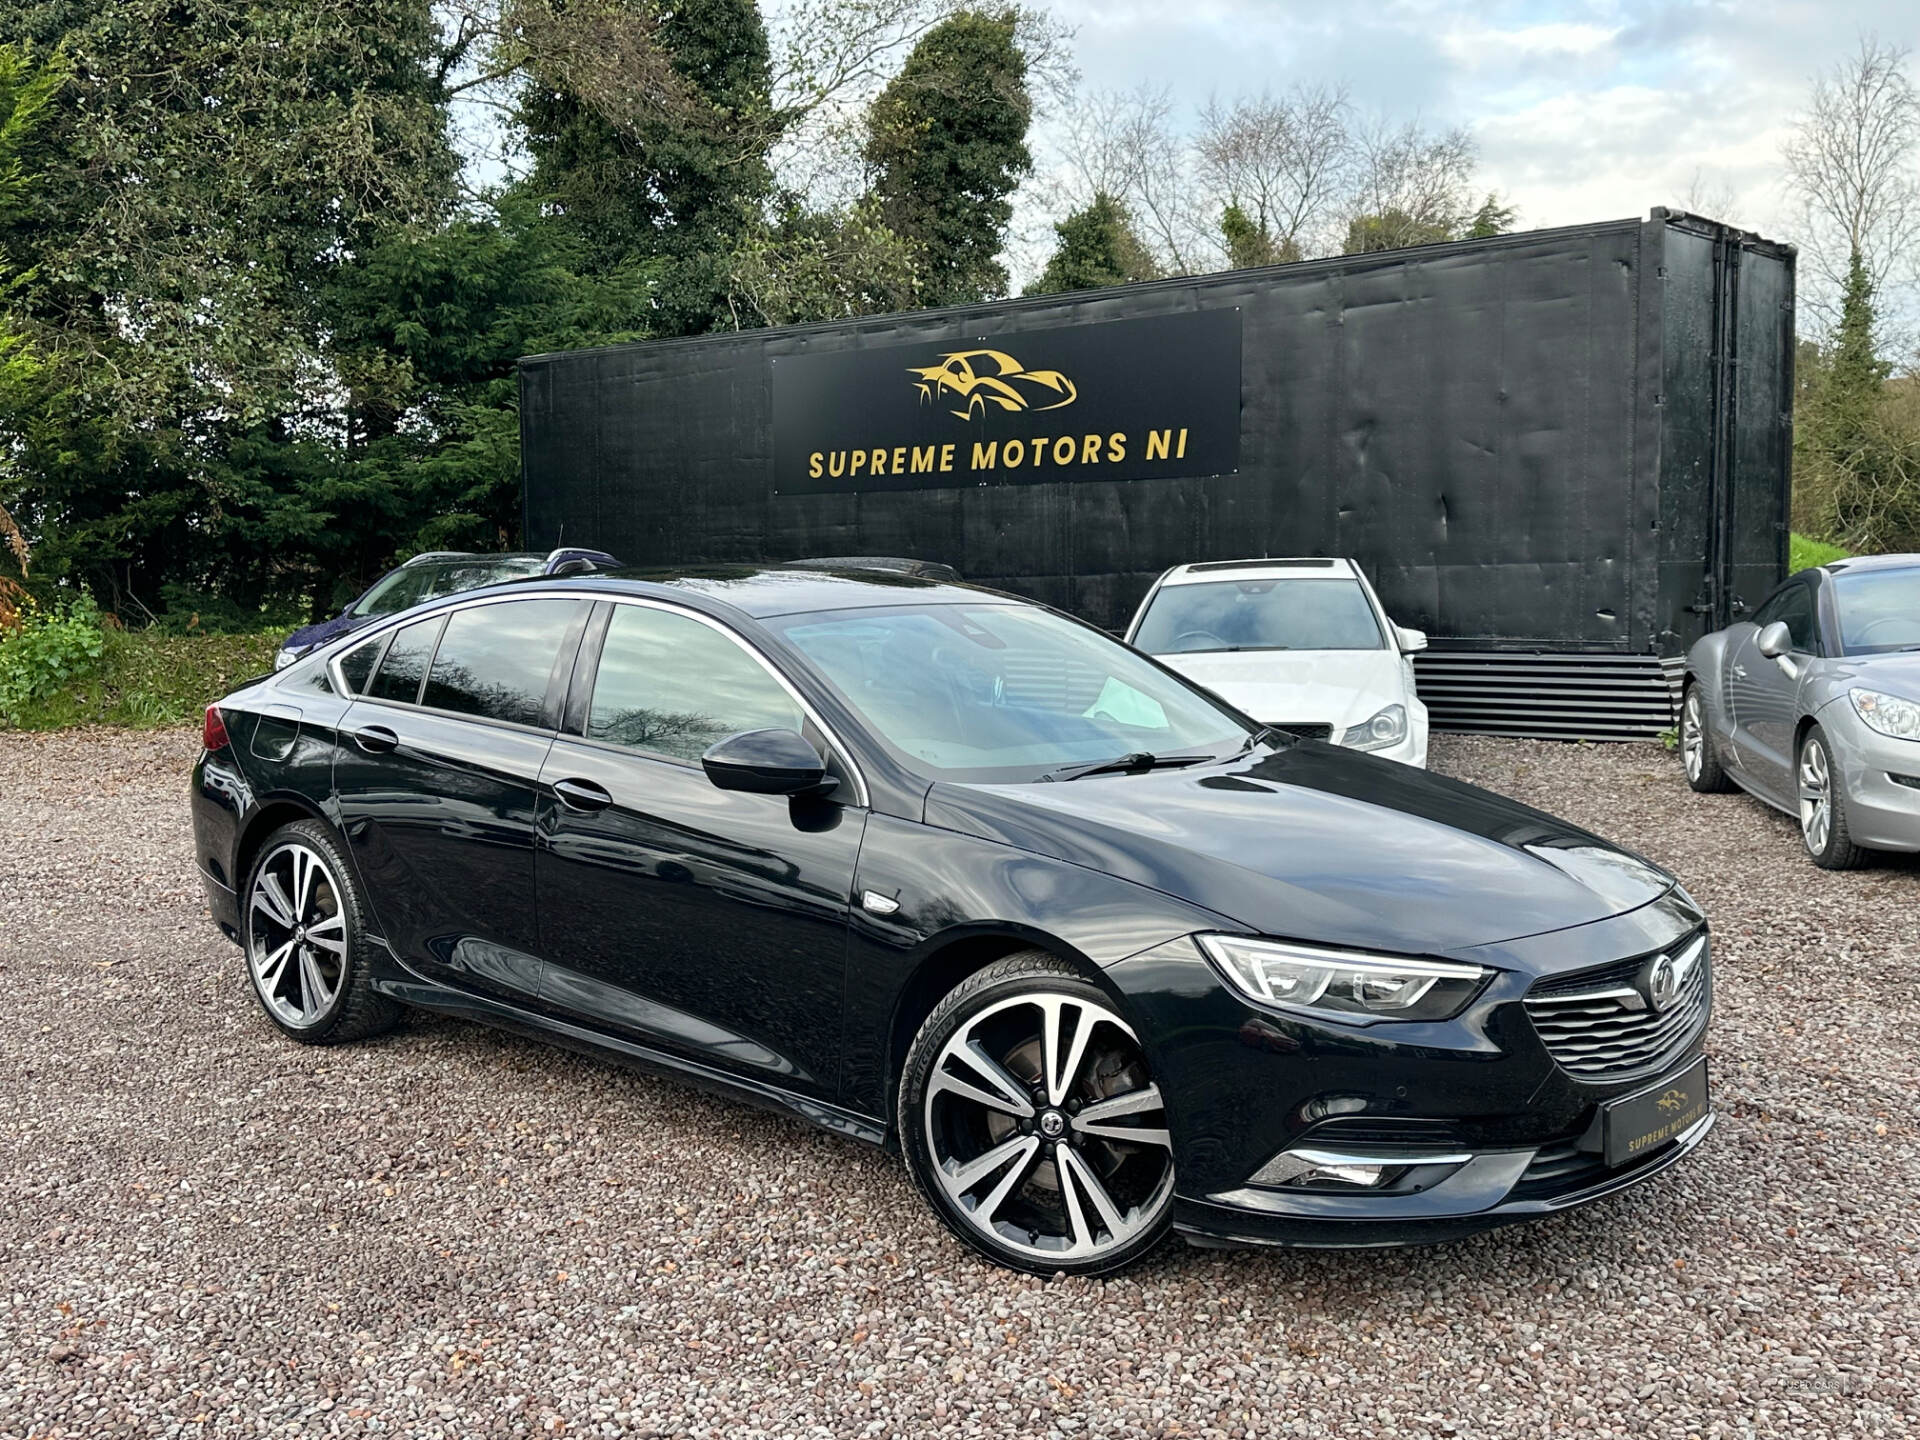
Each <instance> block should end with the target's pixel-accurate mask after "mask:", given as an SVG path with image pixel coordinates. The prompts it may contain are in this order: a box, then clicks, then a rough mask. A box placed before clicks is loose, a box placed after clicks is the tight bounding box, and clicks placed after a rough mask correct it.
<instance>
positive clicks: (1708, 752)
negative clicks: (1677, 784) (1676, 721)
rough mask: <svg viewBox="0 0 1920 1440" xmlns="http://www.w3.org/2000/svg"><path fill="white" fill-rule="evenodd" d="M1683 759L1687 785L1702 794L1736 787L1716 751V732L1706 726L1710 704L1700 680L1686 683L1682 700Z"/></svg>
mask: <svg viewBox="0 0 1920 1440" xmlns="http://www.w3.org/2000/svg"><path fill="white" fill-rule="evenodd" d="M1680 760H1681V763H1682V764H1683V765H1685V766H1686V767H1687V784H1689V785H1691V786H1692V787H1693V788H1694V789H1695V790H1697V791H1699V792H1700V793H1701V794H1702V795H1718V794H1723V793H1724V792H1726V791H1728V790H1731V789H1733V788H1734V787H1733V781H1732V780H1731V779H1729V778H1728V776H1727V772H1726V770H1725V769H1723V768H1722V767H1721V764H1720V752H1719V751H1718V750H1716V749H1715V748H1714V744H1713V731H1712V730H1711V729H1709V728H1708V726H1707V701H1706V697H1705V696H1704V695H1702V694H1701V693H1700V683H1699V681H1697V680H1689V681H1688V682H1687V689H1686V693H1685V694H1684V695H1683V696H1682V697H1681V699H1680Z"/></svg>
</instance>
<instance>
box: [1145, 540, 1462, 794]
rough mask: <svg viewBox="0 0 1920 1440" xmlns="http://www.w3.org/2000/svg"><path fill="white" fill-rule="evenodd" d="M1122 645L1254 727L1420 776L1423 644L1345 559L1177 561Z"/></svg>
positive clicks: (1424, 743)
mask: <svg viewBox="0 0 1920 1440" xmlns="http://www.w3.org/2000/svg"><path fill="white" fill-rule="evenodd" d="M1127 643H1128V644H1130V645H1132V646H1134V647H1135V648H1136V649H1140V650H1144V651H1146V652H1147V654H1149V655H1152V656H1154V657H1156V658H1157V659H1158V660H1159V661H1160V662H1161V663H1162V664H1163V665H1167V666H1170V667H1171V668H1173V669H1175V670H1178V671H1179V672H1180V673H1181V674H1182V675H1185V676H1186V677H1187V678H1188V679H1189V680H1193V681H1197V682H1198V683H1199V684H1201V685H1204V686H1206V687H1207V689H1209V690H1211V691H1213V692H1214V693H1215V694H1216V695H1219V696H1220V697H1221V698H1222V699H1223V700H1225V701H1226V702H1227V703H1228V704H1229V705H1232V706H1234V707H1235V708H1236V709H1238V710H1241V711H1244V712H1245V713H1246V714H1248V715H1251V716H1252V717H1253V718H1254V719H1256V720H1263V721H1265V722H1266V723H1267V724H1269V725H1277V726H1280V727H1281V728H1283V729H1286V730H1292V731H1294V732H1296V733H1300V734H1306V735H1311V736H1313V737H1315V738H1317V739H1322V740H1331V741H1333V742H1334V743H1335V744H1339V745H1345V746H1347V747H1349V748H1350V749H1354V750H1368V751H1371V752H1372V753H1374V754H1376V755H1383V756H1385V757H1386V758H1387V759H1389V760H1399V761H1402V762H1403V763H1405V764H1408V765H1416V766H1419V767H1420V768H1422V769H1424V768H1426V763H1427V707H1426V706H1425V705H1422V704H1421V703H1420V700H1419V698H1418V697H1417V696H1416V695H1415V694H1414V687H1413V654H1414V652H1415V651H1416V650H1424V649H1426V648H1427V637H1426V635H1425V634H1423V633H1422V632H1421V631H1418V630H1403V629H1401V628H1400V627H1399V626H1397V625H1395V624H1394V623H1393V621H1391V620H1390V619H1388V618H1387V612H1386V611H1385V610H1384V609H1382V608H1381V605H1380V597H1379V596H1378V595H1376V594H1374V593H1373V586H1371V585H1369V584H1368V583H1367V577H1366V576H1365V575H1363V574H1361V573H1360V567H1359V566H1358V565H1355V564H1354V563H1353V562H1352V561H1351V560H1329V559H1316V558H1302V559H1297V560H1281V559H1267V560H1221V561H1213V562H1210V563H1206V564H1199V565H1176V566H1175V567H1174V568H1173V569H1171V570H1169V571H1167V573H1166V574H1164V575H1162V576H1161V577H1160V578H1159V579H1158V580H1157V581H1155V582H1154V586H1153V588H1152V589H1151V590H1149V591H1148V592H1147V598H1146V599H1144V600H1142V601H1141V602H1140V608H1139V610H1138V611H1137V612H1135V614H1134V617H1133V624H1132V625H1130V626H1129V627H1128V628H1127Z"/></svg>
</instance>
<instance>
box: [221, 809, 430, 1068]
mask: <svg viewBox="0 0 1920 1440" xmlns="http://www.w3.org/2000/svg"><path fill="white" fill-rule="evenodd" d="M360 915H361V909H360V904H359V901H358V900H357V899H356V897H355V895H354V892H353V889H352V881H351V880H350V879H349V878H348V876H347V865H346V857H345V856H343V855H342V854H341V853H340V852H339V849H338V847H337V846H336V845H335V844H334V841H333V838H332V836H331V835H330V834H329V833H328V831H327V829H326V827H324V826H322V825H320V824H319V823H318V822H317V821H311V820H307V821H300V822H298V823H296V824H293V825H289V826H288V827H287V828H285V829H284V830H280V831H278V832H276V833H275V834H274V835H273V836H272V837H271V838H270V839H269V840H268V841H267V843H266V845H265V846H264V847H263V849H262V850H261V852H260V858H259V859H258V860H257V861H256V862H255V863H254V867H253V874H252V875H251V877H250V878H249V879H248V881H247V889H246V896H245V910H244V913H243V914H242V917H241V924H242V929H243V932H244V933H243V936H242V948H243V949H244V950H245V951H246V956H247V972H248V974H249V975H250V976H251V978H252V980H253V988H254V992H255V993H256V994H257V995H259V997H260V1003H261V1004H262V1005H263V1006H264V1007H266V1011H267V1014H268V1015H270V1016H271V1017H272V1018H273V1020H274V1023H276V1024H277V1025H279V1027H280V1028H281V1029H282V1030H284V1031H286V1032H287V1034H289V1035H291V1036H293V1037H294V1038H295V1039H298V1040H305V1041H309V1042H316V1043H317V1042H322V1041H328V1042H330V1041H338V1040H351V1039H357V1038H359V1037H360V1036H363V1035H370V1034H373V1033H374V1032H375V1031H378V1030H382V1029H385V1028H386V1027H387V1026H388V1025H390V1024H392V1023H393V1020H394V1018H395V1016H396V1014H397V1007H395V1006H394V1004H393V1003H392V1002H391V1001H389V1000H387V999H385V998H384V997H382V996H380V995H377V994H375V993H374V992H373V990H372V988H371V986H370V984H369V983H368V980H367V977H366V975H365V973H364V969H363V968H362V967H361V966H360V964H359V963H358V955H357V952H358V949H359V946H360V934H361V928H360V926H361V921H360Z"/></svg>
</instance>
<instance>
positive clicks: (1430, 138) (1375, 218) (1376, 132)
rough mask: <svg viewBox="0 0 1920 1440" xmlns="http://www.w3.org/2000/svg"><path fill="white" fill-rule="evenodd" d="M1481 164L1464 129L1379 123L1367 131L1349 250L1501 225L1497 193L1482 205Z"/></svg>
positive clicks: (1350, 202)
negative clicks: (1476, 188)
mask: <svg viewBox="0 0 1920 1440" xmlns="http://www.w3.org/2000/svg"><path fill="white" fill-rule="evenodd" d="M1478 159H1479V151H1478V147H1477V146H1476V145H1475V144H1474V141H1473V137H1472V136H1471V135H1469V134H1468V133H1467V132H1466V131H1465V130H1463V129H1459V128H1456V129H1453V130H1447V131H1443V132H1441V133H1439V134H1433V133H1431V132H1429V131H1427V130H1426V129H1425V128H1424V127H1423V126H1421V125H1420V124H1419V122H1418V121H1413V120H1409V121H1407V122H1406V123H1405V124H1403V125H1399V126H1394V125H1390V124H1388V123H1387V122H1386V121H1385V120H1376V121H1374V122H1373V123H1372V124H1371V125H1369V126H1367V127H1366V128H1364V129H1363V130H1361V131H1360V132H1359V134H1358V136H1357V139H1356V144H1355V160H1354V169H1353V176H1354V179H1353V183H1352V187H1351V189H1350V191H1349V194H1348V198H1347V216H1348V219H1347V238H1346V246H1345V249H1346V253H1347V254H1349V255H1359V254H1366V253H1369V252H1371V251H1376V250H1396V249H1399V248H1400V247H1401V246H1404V245H1430V244H1433V243H1434V242H1436V241H1440V240H1458V239H1462V238H1464V237H1465V236H1466V235H1467V234H1468V233H1470V232H1471V231H1472V229H1473V227H1474V225H1475V222H1476V221H1477V220H1485V221H1486V222H1488V223H1492V224H1497V223H1498V222H1499V218H1500V215H1501V211H1500V208H1499V207H1498V205H1497V202H1496V201H1495V200H1494V198H1493V197H1492V196H1489V197H1487V200H1486V202H1485V203H1484V204H1483V205H1481V206H1479V207H1476V206H1475V205H1474V201H1473V189H1472V186H1473V172H1474V166H1475V164H1476V163H1477V161H1478ZM1507 218H1508V220H1509V221H1510V219H1511V213H1510V212H1507ZM1496 233H1497V232H1496Z"/></svg>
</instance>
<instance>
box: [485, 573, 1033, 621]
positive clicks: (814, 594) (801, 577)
mask: <svg viewBox="0 0 1920 1440" xmlns="http://www.w3.org/2000/svg"><path fill="white" fill-rule="evenodd" d="M507 588H511V589H513V590H515V591H519V592H522V593H527V592H533V593H541V592H552V591H555V590H559V591H569V592H578V591H594V592H597V593H600V594H616V595H623V594H624V595H640V596H649V597H652V598H655V599H681V600H686V599H695V598H697V599H699V600H702V601H706V602H708V605H707V606H706V607H703V608H715V607H726V608H730V609H732V610H735V611H738V612H739V613H741V614H743V615H747V616H751V617H752V618H754V619H756V620H764V619H768V618H770V617H772V616H776V615H801V614H808V613H811V612H813V611H818V610H858V609H874V608H877V607H880V606H884V605H961V604H969V603H971V604H979V603H980V602H982V601H988V602H990V603H999V604H1009V603H1014V604H1027V603H1030V602H1027V601H1023V600H1020V599H1019V597H1017V596H1012V595H1004V594H1001V593H1000V592H999V591H996V590H987V589H984V588H982V587H980V586H977V585H967V584H957V583H955V582H952V581H946V580H927V579H922V578H921V577H919V576H917V575H906V574H901V573H898V572H893V571H886V570H839V571H835V570H797V569H787V568H785V567H775V566H760V565H711V566H689V567H684V568H675V569H662V570H640V569H628V570H603V571H600V572H599V573H598V574H593V575H566V576H559V577H537V578H535V579H532V580H526V581H519V582H513V583H511V584H510V585H509V586H489V587H488V593H489V594H499V593H501V591H502V590H503V589H507ZM448 598H449V599H454V598H457V597H453V596H449V597H448Z"/></svg>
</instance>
